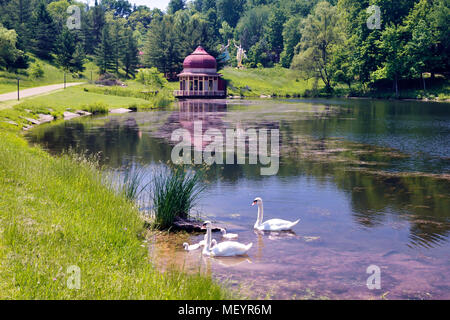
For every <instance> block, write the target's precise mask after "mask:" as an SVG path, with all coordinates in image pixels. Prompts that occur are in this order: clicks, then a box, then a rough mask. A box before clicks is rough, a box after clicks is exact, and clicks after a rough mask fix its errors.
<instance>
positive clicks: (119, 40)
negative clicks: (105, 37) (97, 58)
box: [109, 21, 124, 75]
mask: <svg viewBox="0 0 450 320" xmlns="http://www.w3.org/2000/svg"><path fill="white" fill-rule="evenodd" d="M109 25H110V30H111V33H110V34H111V36H110V38H111V47H112V56H113V59H114V71H115V73H116V74H117V75H118V74H119V67H120V58H121V56H122V55H123V50H124V43H123V41H124V35H123V27H122V26H121V24H120V22H119V21H113V22H110V23H109Z"/></svg>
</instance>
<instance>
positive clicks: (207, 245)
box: [205, 228, 212, 251]
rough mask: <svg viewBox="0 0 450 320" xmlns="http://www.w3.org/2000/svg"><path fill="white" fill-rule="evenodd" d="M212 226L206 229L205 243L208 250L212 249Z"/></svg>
mask: <svg viewBox="0 0 450 320" xmlns="http://www.w3.org/2000/svg"><path fill="white" fill-rule="evenodd" d="M211 238H212V236H211V228H208V229H206V244H205V249H206V250H207V251H209V250H211Z"/></svg>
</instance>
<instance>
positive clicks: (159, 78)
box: [136, 67, 167, 89]
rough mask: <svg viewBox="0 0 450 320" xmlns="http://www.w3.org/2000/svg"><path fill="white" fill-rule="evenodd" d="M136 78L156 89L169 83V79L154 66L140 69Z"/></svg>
mask: <svg viewBox="0 0 450 320" xmlns="http://www.w3.org/2000/svg"><path fill="white" fill-rule="evenodd" d="M136 80H137V81H139V82H140V83H142V84H145V85H147V86H150V87H152V88H155V89H161V88H164V87H165V86H166V85H167V80H166V78H164V75H163V74H162V73H159V71H158V69H156V68H154V67H153V68H150V69H141V70H139V72H138V74H137V76H136Z"/></svg>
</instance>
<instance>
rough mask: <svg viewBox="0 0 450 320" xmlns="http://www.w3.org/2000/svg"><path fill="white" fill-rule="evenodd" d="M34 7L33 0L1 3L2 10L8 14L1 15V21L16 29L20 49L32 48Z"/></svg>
mask: <svg viewBox="0 0 450 320" xmlns="http://www.w3.org/2000/svg"><path fill="white" fill-rule="evenodd" d="M0 3H1V2H0ZM32 8H33V5H32V0H10V1H8V2H6V3H4V4H2V5H1V10H2V11H3V12H5V13H6V14H3V15H0V21H1V22H2V23H3V25H4V26H5V27H6V28H7V29H14V30H15V31H16V34H17V44H16V46H17V48H18V49H20V50H25V49H28V50H29V49H30V48H29V42H30V39H31V34H32V32H31V28H30V25H31V24H32V18H33V15H32Z"/></svg>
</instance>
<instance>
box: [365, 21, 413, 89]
mask: <svg viewBox="0 0 450 320" xmlns="http://www.w3.org/2000/svg"><path fill="white" fill-rule="evenodd" d="M404 39H405V35H404V29H403V28H401V27H397V26H395V25H394V24H390V25H389V26H387V27H386V28H385V29H384V30H383V32H382V34H381V38H380V40H379V41H377V44H378V47H379V48H380V50H381V51H382V53H383V56H384V61H383V62H382V64H381V66H380V67H378V69H377V70H376V71H374V72H373V73H372V77H373V79H374V80H378V79H391V80H393V82H394V91H395V96H396V97H399V87H398V81H399V79H400V77H401V76H402V74H404V73H405V69H406V68H405V66H406V63H405V62H406V59H407V58H406V57H405V55H404V54H402V50H403V47H404V45H405V42H404Z"/></svg>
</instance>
